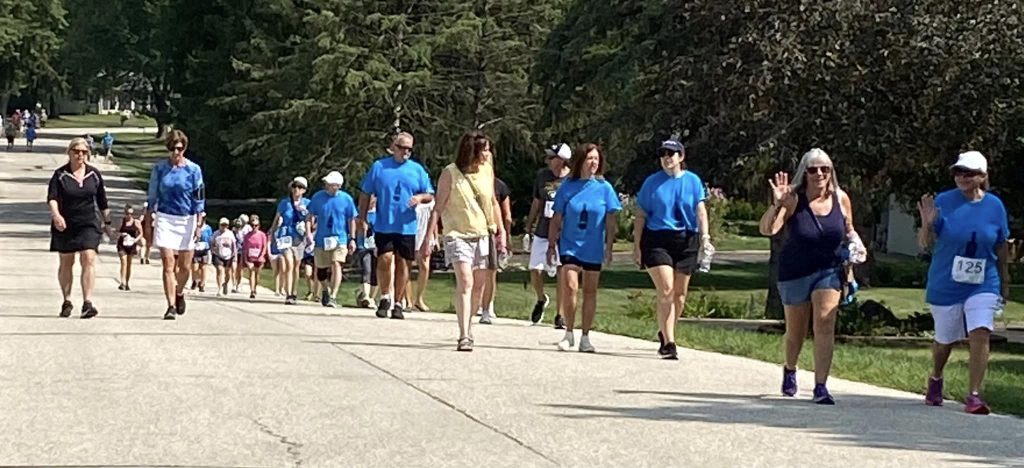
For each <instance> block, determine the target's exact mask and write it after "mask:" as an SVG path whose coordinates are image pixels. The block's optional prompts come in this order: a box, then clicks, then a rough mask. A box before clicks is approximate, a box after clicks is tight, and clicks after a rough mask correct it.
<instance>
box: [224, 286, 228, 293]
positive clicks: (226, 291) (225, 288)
mask: <svg viewBox="0 0 1024 468" xmlns="http://www.w3.org/2000/svg"><path fill="white" fill-rule="evenodd" d="M224 295H225V296H227V295H228V285H227V283H225V284H224Z"/></svg>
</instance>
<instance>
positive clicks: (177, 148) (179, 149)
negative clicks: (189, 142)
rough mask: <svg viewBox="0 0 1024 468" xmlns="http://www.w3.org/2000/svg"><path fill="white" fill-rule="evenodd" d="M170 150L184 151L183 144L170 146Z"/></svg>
mask: <svg viewBox="0 0 1024 468" xmlns="http://www.w3.org/2000/svg"><path fill="white" fill-rule="evenodd" d="M171 151H174V152H175V153H180V152H182V151H185V147H184V146H175V147H173V148H171Z"/></svg>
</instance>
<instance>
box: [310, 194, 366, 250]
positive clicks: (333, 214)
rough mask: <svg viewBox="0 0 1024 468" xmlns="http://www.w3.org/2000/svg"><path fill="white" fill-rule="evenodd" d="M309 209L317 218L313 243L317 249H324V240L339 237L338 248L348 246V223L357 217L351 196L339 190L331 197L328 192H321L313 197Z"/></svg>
mask: <svg viewBox="0 0 1024 468" xmlns="http://www.w3.org/2000/svg"><path fill="white" fill-rule="evenodd" d="M308 209H309V213H310V214H312V215H313V216H316V233H315V234H314V236H313V242H314V243H315V244H316V246H317V247H320V248H324V245H325V243H324V239H326V238H328V237H337V238H338V247H344V246H345V245H346V244H348V234H349V233H348V222H349V220H350V219H353V218H355V217H356V204H355V202H354V201H353V200H352V196H351V195H349V194H347V193H345V192H342V191H341V190H338V192H337V193H335V194H334V196H331V194H330V193H327V191H326V190H321V191H319V192H317V193H316V194H315V195H313V198H312V200H311V201H310V203H309V207H308Z"/></svg>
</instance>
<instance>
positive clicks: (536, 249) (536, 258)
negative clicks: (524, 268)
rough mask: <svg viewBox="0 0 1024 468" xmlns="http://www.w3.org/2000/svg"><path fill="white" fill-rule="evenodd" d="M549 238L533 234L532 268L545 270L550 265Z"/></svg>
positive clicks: (530, 267)
mask: <svg viewBox="0 0 1024 468" xmlns="http://www.w3.org/2000/svg"><path fill="white" fill-rule="evenodd" d="M548 245H549V244H548V240H547V239H545V238H543V237H537V236H533V241H532V242H531V243H530V264H529V265H528V268H529V269H530V270H538V271H543V270H545V269H546V268H547V265H548Z"/></svg>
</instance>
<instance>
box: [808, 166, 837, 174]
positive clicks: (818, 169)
mask: <svg viewBox="0 0 1024 468" xmlns="http://www.w3.org/2000/svg"><path fill="white" fill-rule="evenodd" d="M807 173H808V174H811V175H817V174H819V173H820V174H822V175H829V174H831V173H832V168H831V167H829V166H813V167H808V168H807Z"/></svg>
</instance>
